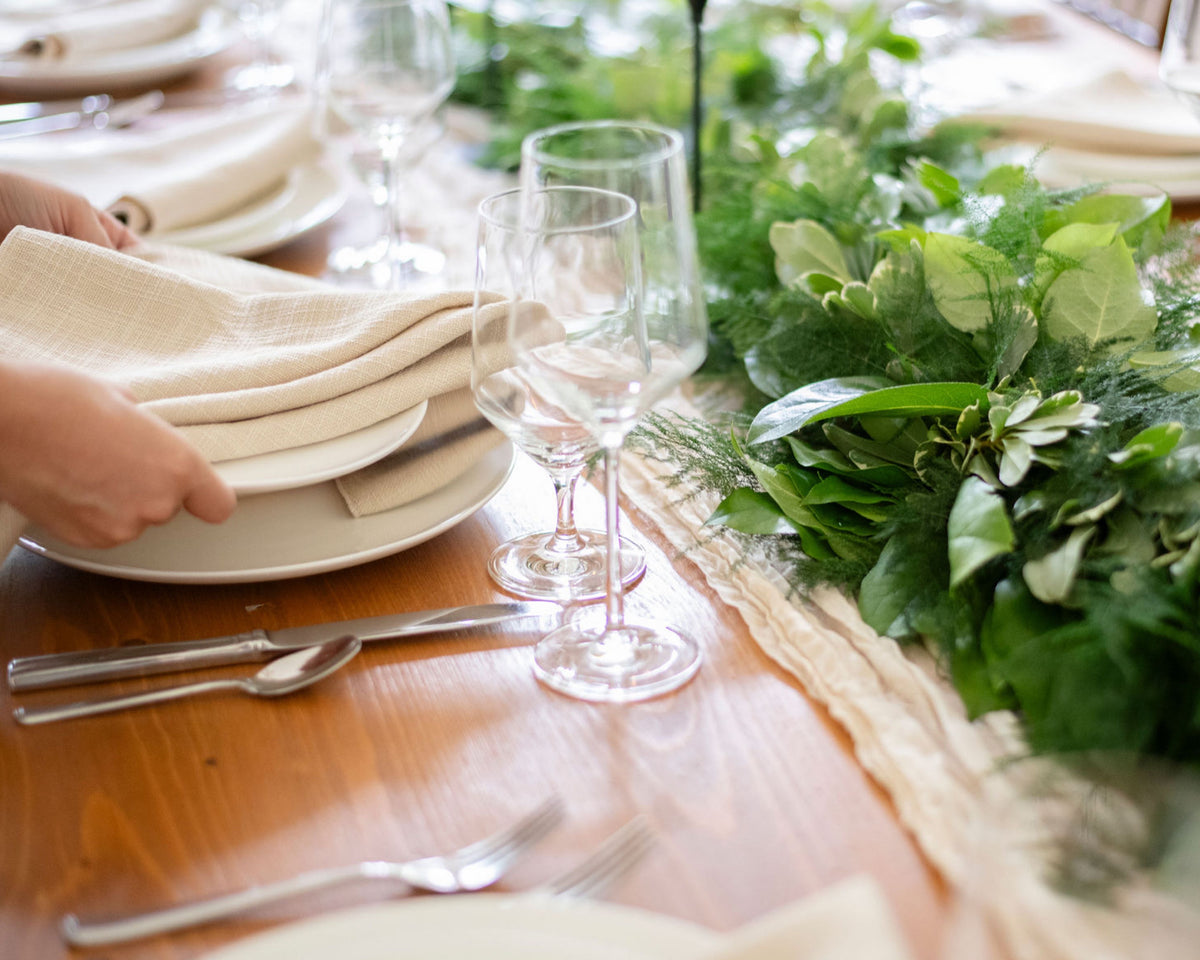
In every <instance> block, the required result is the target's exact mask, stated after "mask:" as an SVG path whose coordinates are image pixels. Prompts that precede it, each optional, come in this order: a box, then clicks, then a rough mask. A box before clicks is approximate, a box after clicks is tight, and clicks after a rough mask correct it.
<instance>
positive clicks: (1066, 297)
mask: <svg viewBox="0 0 1200 960" xmlns="http://www.w3.org/2000/svg"><path fill="white" fill-rule="evenodd" d="M1157 323H1158V313H1157V311H1155V309H1154V306H1153V303H1152V302H1151V299H1150V296H1149V294H1148V293H1147V292H1146V291H1145V290H1143V289H1142V285H1141V282H1140V281H1139V280H1138V274H1137V267H1136V265H1135V264H1134V262H1133V255H1132V254H1131V253H1130V252H1129V248H1128V247H1127V246H1126V245H1125V242H1124V241H1123V240H1121V239H1120V238H1118V239H1117V240H1115V241H1114V242H1113V243H1111V244H1109V245H1108V246H1107V247H1103V248H1102V249H1099V250H1093V251H1091V252H1090V253H1087V254H1085V255H1084V257H1083V260H1082V261H1081V263H1080V265H1079V266H1078V267H1074V268H1072V269H1070V270H1064V271H1063V273H1062V274H1061V275H1060V276H1059V277H1058V279H1057V280H1055V281H1054V282H1053V283H1052V284H1051V285H1050V288H1049V289H1048V290H1047V291H1046V296H1045V299H1044V300H1043V301H1042V330H1043V331H1044V332H1045V333H1046V334H1047V335H1048V336H1049V337H1050V338H1051V339H1054V340H1060V341H1062V340H1073V339H1076V338H1081V339H1082V340H1083V341H1084V342H1085V343H1087V345H1088V346H1091V347H1094V346H1096V345H1097V344H1099V343H1102V342H1104V341H1109V340H1114V339H1117V340H1125V341H1129V340H1132V341H1133V342H1134V343H1140V342H1142V341H1143V340H1145V339H1146V338H1147V337H1149V336H1150V334H1151V333H1153V332H1154V328H1155V326H1156V325H1157ZM1127 347H1128V343H1126V344H1125V347H1122V346H1121V345H1120V344H1113V345H1112V347H1111V349H1112V350H1113V352H1117V351H1120V350H1122V349H1125V348H1127Z"/></svg>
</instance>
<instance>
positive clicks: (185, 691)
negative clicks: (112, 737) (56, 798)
mask: <svg viewBox="0 0 1200 960" xmlns="http://www.w3.org/2000/svg"><path fill="white" fill-rule="evenodd" d="M361 649H362V641H361V640H359V639H358V637H352V636H345V637H339V638H338V639H337V640H330V641H328V642H326V643H322V644H318V645H316V646H313V647H304V648H303V649H302V650H297V651H296V652H295V653H289V654H288V655H287V656H285V657H279V658H278V659H275V660H272V661H271V662H270V663H268V664H267V665H266V666H265V667H263V668H262V669H261V670H259V671H258V672H257V673H256V674H254V675H253V676H250V677H241V678H239V679H236V680H205V681H201V682H200V683H188V684H183V685H182V686H175V687H160V688H158V689H157V690H147V691H145V692H144V693H133V694H129V695H128V696H121V697H110V698H108V699H104V700H81V701H79V702H76V703H64V704H61V705H59V706H49V707H18V708H17V709H16V710H14V711H13V716H14V717H15V718H16V720H17V722H18V723H25V724H31V723H49V722H50V721H51V720H67V719H69V718H71V717H88V716H91V715H93V714H96V713H109V712H110V711H113V710H121V709H124V708H125V707H140V706H143V705H145V704H148V703H162V702H163V701H165V700H177V699H179V698H180V697H188V696H192V695H194V694H197V693H211V692H213V691H217V690H240V691H242V692H243V693H249V694H252V695H253V696H256V697H280V696H283V695H284V694H285V693H292V692H294V691H296V690H300V689H302V688H304V687H307V686H308V685H309V684H313V683H316V682H317V681H318V680H320V679H322V678H323V677H327V676H329V674H331V673H333V672H334V671H335V670H337V669H338V668H339V667H341V666H342V665H343V664H345V663H347V662H348V661H349V660H351V659H352V658H353V657H354V656H355V655H356V654H357V653H358V651H359V650H361Z"/></svg>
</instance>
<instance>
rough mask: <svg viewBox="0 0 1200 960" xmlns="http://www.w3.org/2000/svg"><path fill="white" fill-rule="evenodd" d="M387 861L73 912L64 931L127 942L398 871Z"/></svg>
mask: <svg viewBox="0 0 1200 960" xmlns="http://www.w3.org/2000/svg"><path fill="white" fill-rule="evenodd" d="M386 866H387V864H383V863H377V862H374V861H369V862H366V863H357V864H354V865H352V866H348V867H330V868H327V869H322V870H310V871H308V872H307V873H301V874H298V875H297V876H295V877H290V878H288V879H287V880H280V881H278V882H276V883H268V884H263V885H261V886H257V887H247V888H246V889H245V890H238V891H236V892H234V893H226V894H222V895H221V896H218V897H212V898H211V899H208V900H196V901H193V902H192V903H181V904H179V905H178V906H175V907H167V908H166V909H163V910H155V911H152V912H150V913H141V914H134V915H133V916H129V917H123V918H121V919H119V920H103V921H97V922H94V923H93V922H88V921H86V920H80V919H79V918H78V917H77V916H75V915H74V914H68V915H67V916H65V917H63V919H62V923H61V924H60V925H59V931H60V932H61V933H62V936H63V939H64V940H66V941H67V943H69V944H71V945H72V946H76V947H103V946H108V945H109V944H113V943H125V942H127V941H129V940H140V939H141V938H142V937H151V936H154V935H155V934H159V933H170V932H172V931H174V930H184V929H186V928H187V927H195V926H199V925H200V924H204V923H211V922H213V921H215V920H225V919H227V918H229V917H233V916H237V915H238V914H239V913H245V912H247V911H249V910H253V909H255V908H257V907H265V906H267V905H268V904H272V903H279V902H280V901H282V900H289V899H291V898H292V897H298V896H300V895H302V894H305V893H312V892H314V891H316V890H326V889H328V888H329V887H336V886H338V885H340V884H343V883H349V882H350V881H352V880H362V879H369V878H372V877H385V876H394V875H395V874H394V873H393V872H391V871H389V870H386V869H384V868H385V867H386Z"/></svg>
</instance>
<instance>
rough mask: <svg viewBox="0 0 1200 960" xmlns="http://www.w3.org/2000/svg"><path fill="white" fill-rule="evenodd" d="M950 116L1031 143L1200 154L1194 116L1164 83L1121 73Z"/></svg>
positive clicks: (1198, 121)
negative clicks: (979, 124) (989, 127)
mask: <svg viewBox="0 0 1200 960" xmlns="http://www.w3.org/2000/svg"><path fill="white" fill-rule="evenodd" d="M955 119H956V120H960V121H961V120H965V121H969V122H971V123H981V124H985V125H987V126H993V127H996V128H997V129H999V130H1000V131H1001V132H1002V133H1003V134H1004V136H1005V137H1009V138H1012V139H1017V140H1025V141H1032V142H1034V143H1048V144H1051V145H1061V146H1066V147H1075V148H1085V149H1091V150H1098V151H1113V152H1116V153H1122V154H1147V155H1163V154H1194V153H1200V119H1197V117H1196V115H1195V114H1194V113H1192V111H1191V110H1190V109H1189V108H1188V106H1187V105H1186V104H1185V103H1183V101H1181V100H1180V99H1179V98H1178V97H1177V96H1176V95H1175V94H1174V93H1172V92H1171V90H1169V89H1168V88H1167V87H1166V85H1164V84H1163V83H1162V82H1161V81H1158V80H1153V81H1152V80H1139V79H1137V78H1135V77H1132V76H1130V75H1129V74H1128V73H1125V72H1124V71H1120V70H1116V71H1111V72H1108V73H1104V74H1101V75H1100V76H1097V77H1094V78H1093V79H1091V80H1088V81H1086V82H1085V83H1081V84H1079V85H1078V86H1072V87H1068V88H1064V89H1059V90H1053V91H1049V92H1041V91H1039V92H1037V93H1031V94H1024V95H1021V96H1018V97H1014V98H1012V99H1011V100H1008V101H1005V102H1003V103H996V104H992V105H990V106H987V107H982V108H980V109H976V110H971V111H969V112H967V113H965V114H962V115H961V116H959V117H956V118H955Z"/></svg>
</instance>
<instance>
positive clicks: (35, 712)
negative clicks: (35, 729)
mask: <svg viewBox="0 0 1200 960" xmlns="http://www.w3.org/2000/svg"><path fill="white" fill-rule="evenodd" d="M241 686H242V681H240V680H204V681H201V682H200V683H186V684H183V685H181V686H176V687H160V688H159V689H157V690H146V691H144V692H142V693H131V694H127V695H125V696H120V697H107V698H104V699H101V700H79V701H76V702H75V703H62V704H58V705H57V706H53V705H52V706H46V707H17V709H16V710H14V711H13V717H14V718H16V721H17V722H18V723H24V724H33V723H49V722H51V721H52V720H69V719H71V718H72V717H90V716H92V715H93V714H97V713H111V712H112V711H114V710H123V709H125V708H126V707H141V706H145V705H146V704H150V703H162V702H163V701H166V700H178V699H179V698H180V697H188V696H193V695H195V694H197V693H209V692H211V691H214V690H231V689H235V688H240V687H241Z"/></svg>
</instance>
